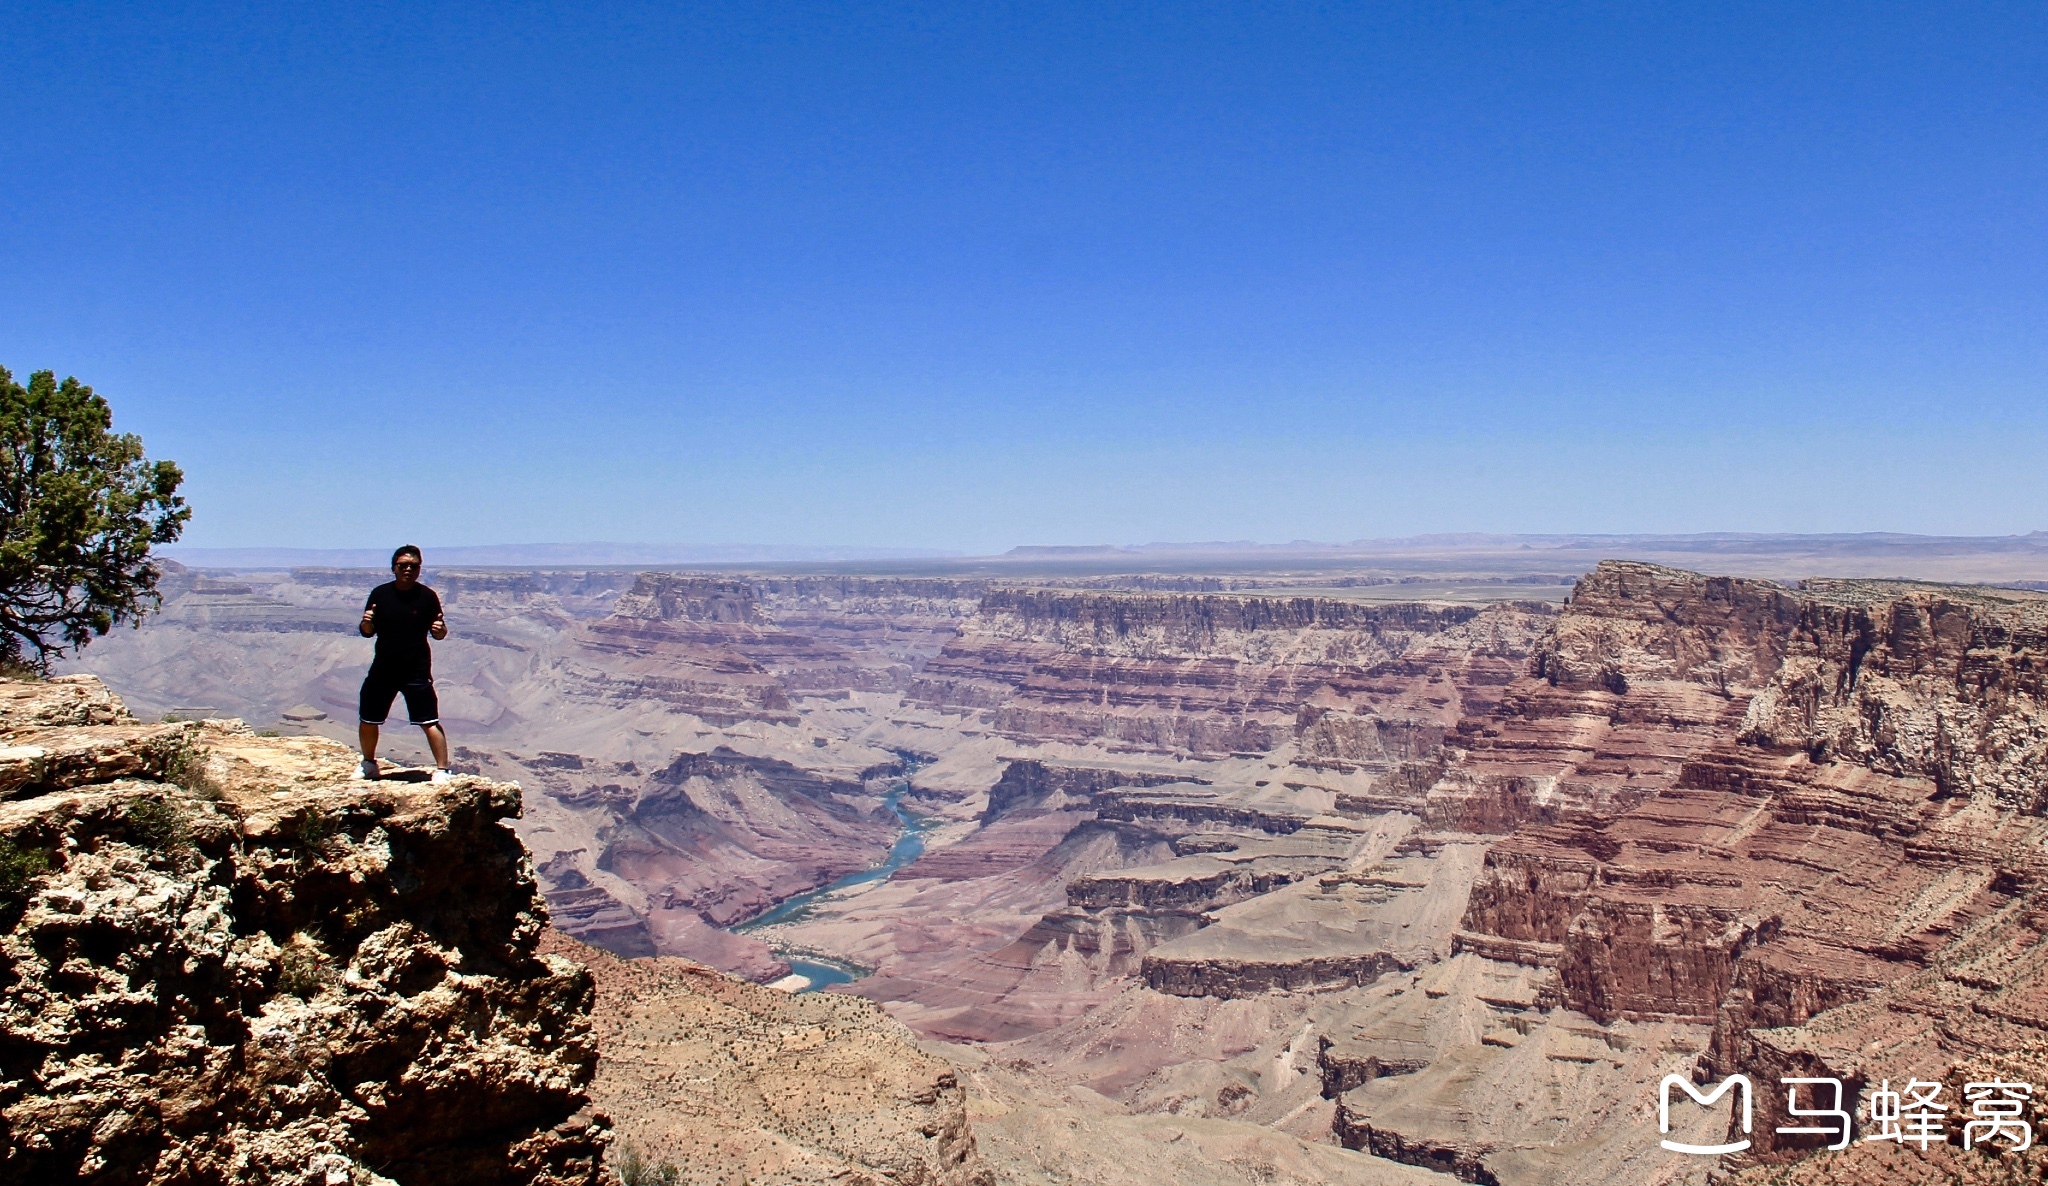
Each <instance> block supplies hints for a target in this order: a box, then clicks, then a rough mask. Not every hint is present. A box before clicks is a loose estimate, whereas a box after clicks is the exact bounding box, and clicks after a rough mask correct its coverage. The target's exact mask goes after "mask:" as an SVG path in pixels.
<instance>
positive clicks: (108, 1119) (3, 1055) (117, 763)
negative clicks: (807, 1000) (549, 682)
mask: <svg viewBox="0 0 2048 1186" xmlns="http://www.w3.org/2000/svg"><path fill="white" fill-rule="evenodd" d="M157 729H158V732H155V733H151V732H149V731H148V729H147V727H140V726H137V725H135V724H134V723H133V721H132V718H129V717H128V715H127V713H126V711H125V710H124V709H122V708H121V707H120V705H119V703H118V702H117V701H115V700H113V699H112V698H111V697H109V696H107V695H106V694H105V692H104V689H102V688H100V687H99V685H98V683H97V681H95V680H92V679H91V678H90V677H82V676H81V677H67V678H63V679H58V680H53V681H50V682H48V683H36V684H20V683H14V684H6V685H0V732H4V734H5V736H4V738H0V740H5V742H6V743H7V747H8V748H7V749H5V750H4V751H0V753H5V754H7V755H9V756H10V757H11V759H12V760H14V761H16V762H22V763H28V764H31V765H33V764H36V763H42V765H41V766H40V770H41V773H40V774H39V776H38V777H36V778H34V779H30V780H27V781H24V782H20V783H17V784H16V785H15V786H14V787H13V788H12V789H11V797H10V798H8V799H7V800H6V801H5V802H0V980H4V983H5V984H6V990H7V991H6V995H5V1002H4V1005H0V1177H5V1178H6V1180H8V1181H13V1182H24V1183H26V1182H82V1183H109V1184H111V1183H165V1184H168V1183H185V1182H191V1183H211V1182H223V1183H225V1182H242V1183H271V1182H278V1183H284V1182H292V1183H297V1182H305V1181H318V1182H325V1183H334V1182H353V1183H374V1182H391V1181H396V1182H399V1183H405V1184H408V1186H410V1184H414V1183H419V1184H425V1183H477V1184H483V1183H504V1184H507V1186H510V1184H512V1183H551V1184H561V1186H568V1184H570V1183H575V1184H579V1186H582V1184H589V1183H594V1182H596V1181H598V1179H599V1174H600V1168H599V1159H600V1155H601V1153H602V1151H603V1148H604V1143H605V1141H606V1139H607V1136H606V1130H605V1128H604V1125H603V1122H602V1121H601V1120H600V1119H598V1118H596V1117H594V1116H593V1115H592V1114H591V1113H590V1111H589V1110H588V1109H587V1106H586V1105H587V1102H588V1100H587V1095H586V1085H587V1084H588V1083H589V1080H590V1077H591V1074H592V1070H593V1064H594V1062H595V1058H596V1051H595V1048H594V1046H593V1045H592V1043H591V1041H590V1037H589V1019H588V1014H589V1010H590V1004H591V999H592V995H591V994H592V989H591V982H590V977H589V975H588V974H587V973H586V972H585V971H584V970H583V969H582V968H580V967H578V966H576V965H575V964H573V963H570V962H568V961H565V960H561V959H559V958H555V957H547V956H542V955H540V954H539V953H538V952H537V950H536V944H537V943H538V941H539V938H540V932H541V928H542V926H543V925H544V922H545V914H544V912H543V911H542V908H541V906H540V902H539V899H538V897H537V895H536V893H535V887H534V883H533V880H532V877H531V875H530V872H529V870H528V867H527V862H526V856H525V851H524V850H523V849H522V848H521V846H520V844H519V842H518V840H517V839H516V838H515V837H514V836H513V835H512V834H511V832H510V831H509V830H507V829H506V828H505V827H504V826H503V825H502V824H501V822H500V821H502V820H504V819H506V818H507V817H510V816H514V815H516V814H517V813H518V811H519V792H518V788H516V787H511V786H506V785H503V784H499V783H493V782H489V781H486V780H483V779H475V778H461V779H457V780H456V781H455V782H453V783H451V784H447V785H430V784H427V783H423V782H422V783H407V782H382V783H361V782H350V781H349V774H350V772H351V770H352V769H353V766H354V757H353V755H352V754H351V753H350V752H349V751H348V750H346V749H344V748H343V747H341V746H339V745H336V744H334V743H332V742H326V741H321V740H318V739H312V738H297V739H277V738H264V737H258V736H255V735H254V734H252V733H250V732H249V731H248V730H247V729H246V728H245V727H242V726H240V725H239V723H235V722H219V721H209V722H205V723H203V724H196V725H195V724H185V725H172V726H162V727H157ZM172 736H175V744H174V745H171V746H169V747H168V748H165V747H163V746H162V745H160V744H159V743H160V741H161V739H162V738H165V737H172ZM138 738H145V739H146V740H145V742H144V743H143V744H141V745H140V746H139V747H138ZM138 748H139V750H140V751H141V752H143V753H144V754H145V755H146V756H144V757H141V758H137V757H135V756H134V755H136V754H137V753H138ZM58 755H65V756H66V757H65V758H64V759H63V760H58ZM79 755H84V757H79ZM74 759H76V760H74ZM166 773H173V774H176V775H177V776H178V777H179V778H180V779H182V780H183V782H184V783H186V784H188V785H189V786H191V787H196V788H198V790H196V791H195V790H191V789H187V786H184V785H178V784H176V783H172V782H168V781H163V780H162V777H161V776H163V775H165V774H166ZM152 775H154V776H157V777H151V776H152Z"/></svg>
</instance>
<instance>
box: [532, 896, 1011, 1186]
mask: <svg viewBox="0 0 2048 1186" xmlns="http://www.w3.org/2000/svg"><path fill="white" fill-rule="evenodd" d="M543 950H545V951H548V952H550V953H558V954H560V955H562V956H566V957H568V958H571V959H574V960H575V961H577V962H578V963H580V964H582V965H583V966H585V967H587V968H588V969H589V970H590V972H591V974H592V975H593V976H594V977H595V980H596V986H597V1007H596V1018H597V1021H596V1031H595V1033H596V1041H597V1049H598V1066H597V1078H596V1081H595V1083H594V1084H593V1085H592V1089H591V1090H592V1094H593V1096H594V1097H595V1099H596V1101H597V1103H598V1105H599V1106H601V1107H602V1108H603V1109H604V1110H605V1112H606V1113H607V1114H609V1115H610V1116H612V1117H614V1118H615V1122H616V1124H617V1127H618V1132H619V1137H620V1140H621V1142H622V1144H623V1145H625V1146H628V1147H631V1148H632V1149H633V1150H634V1152H635V1153H637V1154H638V1155H639V1156H641V1157H642V1158H643V1161H644V1164H647V1165H648V1166H650V1167H651V1168H653V1169H654V1170H655V1172H659V1170H660V1168H661V1167H662V1166H663V1164H664V1163H665V1164H666V1165H668V1166H673V1167H674V1168H675V1169H676V1170H677V1171H679V1179H678V1180H679V1181H681V1182H684V1183H690V1184H691V1186H696V1184H698V1183H705V1184H712V1183H716V1184H720V1186H723V1184H724V1183H729V1182H735V1181H752V1182H786V1183H792V1184H796V1183H853V1184H862V1183H866V1184H872V1186H882V1184H883V1183H891V1184H902V1186H993V1182H994V1178H993V1176H992V1175H991V1174H990V1172H989V1171H988V1169H987V1168H986V1167H985V1166H984V1165H983V1163H982V1160H981V1157H980V1155H979V1153H978V1152H977V1151H976V1148H975V1139H974V1133H973V1131H972V1130H971V1129H970V1128H969V1126H968V1122H967V1107H966V1104H967V1098H966V1093H965V1092H964V1091H962V1089H961V1087H960V1083H959V1080H958V1078H957V1077H956V1076H955V1074H954V1072H953V1069H952V1068H951V1067H949V1066H947V1065H946V1063H945V1062H944V1061H942V1060H940V1059H938V1058H934V1057H933V1056H931V1055H929V1054H925V1053H923V1052H921V1051H919V1050H918V1049H917V1048H916V1047H915V1046H913V1045H912V1044H911V1038H910V1034H909V1033H908V1032H907V1031H906V1030H904V1029H903V1027H902V1026H900V1025H897V1024H896V1023H895V1022H892V1021H890V1020H889V1018H888V1017H887V1015H885V1014H884V1013H883V1012H882V1011H881V1010H880V1009H878V1008H877V1007H875V1006H874V1005H872V1004H869V1003H868V1002H866V1001H862V1000H859V999H856V998H853V997H846V996H839V995H836V994H822V993H812V994H804V995H800V996H798V995H791V994H789V993H783V992H777V991H775V990H773V989H767V988H761V987H759V986H757V985H753V984H749V983H747V982H745V981H741V980H734V979H732V978H731V977H728V976H722V975H720V974H719V973H717V972H715V971H712V970H711V969H709V968H705V967H702V966H700V965H696V964H691V963H688V962H686V961H683V960H677V959H666V958H664V959H653V960H630V961H628V960H620V959H616V958H614V957H612V956H611V955H609V954H607V953H605V952H602V951H597V950H595V949H593V948H589V947H584V946H582V945H581V944H577V943H575V942H573V941H570V940H567V939H565V938H562V937H560V936H556V937H553V938H551V939H550V940H549V941H548V942H547V943H546V944H545V945H544V946H543Z"/></svg>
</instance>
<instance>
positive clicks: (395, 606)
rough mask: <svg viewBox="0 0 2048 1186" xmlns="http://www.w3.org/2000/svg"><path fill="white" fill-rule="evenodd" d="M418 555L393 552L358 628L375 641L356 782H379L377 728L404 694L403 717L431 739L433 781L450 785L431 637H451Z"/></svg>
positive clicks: (364, 696)
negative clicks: (425, 581)
mask: <svg viewBox="0 0 2048 1186" xmlns="http://www.w3.org/2000/svg"><path fill="white" fill-rule="evenodd" d="M420 559H421V557H420V550H419V549H418V548H416V547H414V546H413V545H411V544H407V545H405V546H404V547H402V548H400V549H398V550H397V551H396V552H393V553H391V576H392V579H391V580H389V581H386V582H385V583H384V584H381V585H379V586H377V587H376V588H374V589H372V590H370V599H369V601H367V602H365V603H364V604H363V620H362V621H361V622H360V623H358V624H357V629H359V630H361V631H362V633H363V637H364V638H371V637H375V638H376V640H377V654H376V657H375V658H373V659H371V660H370V674H369V675H367V676H365V677H364V678H363V694H362V698H361V703H360V705H359V708H360V709H361V711H360V713H359V714H358V715H359V717H360V719H361V722H362V723H361V724H360V725H359V726H357V734H358V736H359V737H360V738H361V740H362V743H363V765H362V768H361V769H359V770H358V771H356V777H358V778H375V777H377V728H378V726H380V725H382V724H383V723H384V718H385V717H387V716H389V715H391V701H392V700H393V699H394V698H395V697H397V696H398V695H399V694H400V693H403V694H404V695H405V715H406V716H407V717H408V718H410V719H411V721H412V723H413V724H415V725H418V726H419V727H420V728H421V729H422V730H424V731H425V732H426V735H427V745H428V746H429V747H431V748H432V749H433V751H434V777H433V781H435V782H447V781H448V735H447V734H446V733H443V732H442V731H441V706H440V702H439V700H438V698H437V697H435V695H434V655H433V651H432V649H431V648H429V647H428V646H427V636H428V635H432V636H433V637H434V640H435V641H437V642H438V641H440V640H441V639H444V638H446V637H448V623H447V622H446V621H444V620H443V619H442V617H441V598H440V596H439V595H437V594H436V593H435V592H434V591H433V590H432V589H429V588H427V587H426V586H425V585H422V584H420Z"/></svg>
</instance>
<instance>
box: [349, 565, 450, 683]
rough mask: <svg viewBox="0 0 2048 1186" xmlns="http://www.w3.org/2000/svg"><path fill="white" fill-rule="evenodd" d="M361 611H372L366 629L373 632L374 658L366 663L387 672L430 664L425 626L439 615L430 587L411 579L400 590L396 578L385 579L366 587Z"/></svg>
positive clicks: (422, 668)
mask: <svg viewBox="0 0 2048 1186" xmlns="http://www.w3.org/2000/svg"><path fill="white" fill-rule="evenodd" d="M363 608H364V609H365V610H372V609H374V610H376V611H377V616H376V617H375V618H373V619H372V620H371V624H370V628H371V629H372V630H374V631H375V632H376V635H377V657H376V658H375V659H373V660H371V662H370V666H371V667H374V668H381V669H383V670H385V671H389V672H414V671H417V672H426V671H428V670H430V669H431V667H432V665H433V652H432V651H431V650H429V649H428V648H427V628H428V627H429V626H432V625H433V624H434V619H436V618H439V617H440V616H441V598H440V596H439V595H437V594H436V593H435V592H434V591H433V590H432V589H429V588H427V587H426V586H425V585H422V584H419V583H417V582H415V583H414V584H413V587H412V588H410V589H400V588H399V587H398V582H397V581H386V582H384V583H383V584H381V585H379V586H377V587H376V588H374V589H372V590H370V599H369V600H368V601H366V602H364V603H363Z"/></svg>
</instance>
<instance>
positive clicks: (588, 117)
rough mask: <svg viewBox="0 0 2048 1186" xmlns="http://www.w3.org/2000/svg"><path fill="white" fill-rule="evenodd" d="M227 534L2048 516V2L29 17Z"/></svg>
mask: <svg viewBox="0 0 2048 1186" xmlns="http://www.w3.org/2000/svg"><path fill="white" fill-rule="evenodd" d="M0 29H4V31H5V35H6V36H5V45H6V58H7V63H8V79H7V83H6V85H5V87H4V88H0V148H4V152H5V158H4V159H5V163H6V167H7V184H6V188H5V190H4V193H0V264H4V269H5V272H4V274H5V277H6V281H7V282H6V284H5V286H4V288H0V364H4V365H6V366H8V367H10V368H12V369H14V370H15V371H16V372H17V373H20V372H26V371H28V370H32V369H38V368H45V367H48V368H54V369H56V370H58V371H59V372H62V373H74V374H76V375H78V376H79V377H80V378H81V379H83V380H85V381H87V382H89V383H92V384H94V385H95V386H96V387H97V388H98V389H99V390H101V391H102V392H103V393H104V394H106V395H107V396H108V397H109V398H110V399H111V400H112V401H113V403H114V406H115V409H116V413H117V417H118V419H119V423H120V424H121V425H122V426H123V427H126V428H129V429H132V430H134V431H137V432H140V433H142V434H143V436H144V439H145V440H146V441H147V443H148V444H149V446H150V449H151V451H152V453H154V454H157V455H162V456H169V457H172V458H174V459H176V460H177V461H179V462H180V463H181V464H183V465H184V466H185V467H186V469H187V471H188V473H189V474H190V478H189V490H190V493H191V496H192V499H193V503H194V506H195V508H196V511H197V514H196V516H195V518H194V520H193V523H192V527H191V529H190V531H189V533H188V535H187V542H188V543H190V544H194V545H204V546H253V545H280V546H289V545H298V546H343V545H376V544H383V543H387V542H388V541H390V540H391V539H393V538H394V537H405V538H417V539H420V540H422V541H423V542H429V543H495V542H536V541H547V540H597V539H605V540H622V541H645V542H714V541H753V542H767V543H792V544H805V543H842V544H869V545H904V546H932V547H950V548H961V549H967V550H974V551H982V550H990V549H1001V548H1005V547H1008V546H1010V545H1012V544H1018V543H1055V542H1057V543H1093V542H1118V543H1134V542H1144V541H1150V540H1191V539H1237V538H1248V539H1259V540H1268V541H1281V540H1288V539H1294V538H1309V539H1325V540H1332V539H1350V538H1357V537H1362V536H1379V535H1397V534H1408V533H1413V532H1423V531H1456V530H1486V531H1524V530H1527V531H1633V530H1675V531H1685V530H1815V531H1830V530H1879V529H1890V530H1904V531H1929V532H1971V533H1975V532H1983V533H2003V532H2014V531H2025V530H2029V529H2033V528H2041V527H2048V493H2044V489H2048V486H2044V479H2048V475H2044V473H2043V469H2042V461H2043V459H2044V458H2048V384H2044V376H2048V367H2044V364H2048V234H2044V232H2048V6H2043V5H2040V4H2009V5H1973V4H1918V5H1887V4H1876V3H1867V2H1866V3H1853V4H1840V5H1829V4H1792V5H1788V4H1783V3H1772V4H1755V5H1738V4H1723V3H1717V4H1700V5H1666V4H1639V3H1624V4H1615V5H1610V6H1591V5H1584V6H1562V5H1553V4H1527V5H1495V4H1485V5H1482V4H1451V5H1443V4H1414V5H1403V4H1363V3H1361V4H1347V5H1315V6H1312V5H1265V4H1256V5H1255V4H1243V5H1233V6H1198V5H1192V4H1187V5H1181V4H1144V5H1112V4H1103V3H1090V4H1072V5H1059V4H1015V5H1004V4H995V3H962V4H952V5H930V6H911V5H893V6H884V5H875V6H865V7H852V6H837V5H786V6H751V5H704V6H698V7H689V6H672V5H646V6H636V5H633V4H624V3H606V4H587V5H569V4H550V5H520V4H490V5H477V6H474V7H455V6H447V5H434V4H428V3H421V2H418V0H408V2H406V3H398V4H376V3H352V4H348V5H338V6H325V5H319V4H296V5H264V6H256V5H248V6H226V5H220V6H215V5H185V6H169V5H149V4H139V3H128V4H120V5H91V4H86V5H65V6H62V7H58V6H54V5H41V4H15V5H9V6H8V7H7V9H6V12H5V14H4V15H0Z"/></svg>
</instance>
